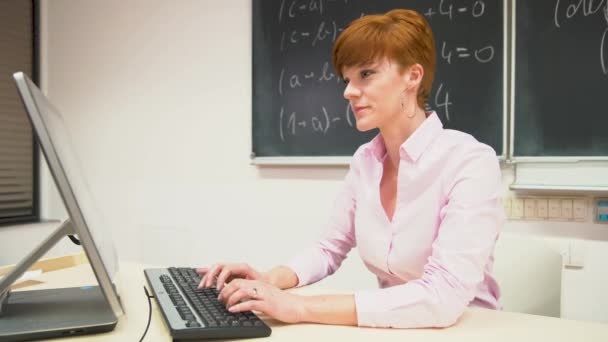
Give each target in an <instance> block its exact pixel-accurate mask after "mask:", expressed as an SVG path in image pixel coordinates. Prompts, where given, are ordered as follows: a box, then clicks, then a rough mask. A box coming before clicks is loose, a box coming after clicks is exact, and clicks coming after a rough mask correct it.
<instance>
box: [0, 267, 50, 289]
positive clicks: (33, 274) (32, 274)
mask: <svg viewBox="0 0 608 342" xmlns="http://www.w3.org/2000/svg"><path fill="white" fill-rule="evenodd" d="M41 274H42V270H32V271H27V272H25V273H23V275H22V276H21V277H19V278H17V280H16V281H15V282H14V283H13V284H12V285H11V286H16V285H19V284H21V283H25V282H26V281H28V280H36V278H38V277H39V276H40V275H41ZM3 277H4V276H0V279H2V278H3Z"/></svg>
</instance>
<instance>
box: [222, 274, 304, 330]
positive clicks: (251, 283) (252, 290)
mask: <svg viewBox="0 0 608 342" xmlns="http://www.w3.org/2000/svg"><path fill="white" fill-rule="evenodd" d="M218 299H219V300H221V301H222V302H224V303H226V307H227V308H228V310H229V311H230V312H240V311H248V310H255V311H260V312H262V313H264V314H266V315H268V316H270V317H272V318H274V319H277V320H279V321H283V322H286V323H297V322H301V321H302V320H303V312H304V300H303V299H304V298H303V297H302V296H298V295H295V294H291V293H287V292H285V291H282V290H280V289H279V288H277V287H275V286H272V285H270V284H268V283H265V282H261V281H258V280H247V279H234V280H232V281H231V282H230V283H229V284H228V285H226V286H225V287H224V288H223V289H222V291H221V292H220V295H219V297H218ZM243 300H246V301H243ZM241 301H243V302H241Z"/></svg>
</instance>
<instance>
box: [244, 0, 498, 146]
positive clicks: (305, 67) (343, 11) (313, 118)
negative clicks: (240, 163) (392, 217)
mask: <svg viewBox="0 0 608 342" xmlns="http://www.w3.org/2000/svg"><path fill="white" fill-rule="evenodd" d="M394 8H410V9H414V10H417V11H418V12H420V13H422V14H424V15H425V17H426V18H427V20H428V21H429V23H430V25H431V27H432V29H433V33H434V36H435V44H436V48H437V68H436V74H435V80H434V86H433V92H432V94H431V97H430V99H429V103H428V104H427V110H428V109H432V110H435V111H436V112H437V113H438V115H439V117H440V119H441V121H442V122H443V124H444V127H446V128H453V129H457V130H461V131H464V132H468V133H470V134H472V135H473V136H475V137H476V138H477V139H478V140H480V141H482V142H484V143H486V144H488V145H490V146H492V147H493V148H494V150H495V151H496V152H497V154H499V155H501V154H503V139H504V134H503V131H504V115H505V113H504V110H503V101H504V95H503V93H504V80H503V78H504V77H505V76H504V73H503V67H504V56H503V55H504V48H503V45H504V43H503V41H504V29H503V24H504V20H505V19H504V3H503V1H498V0H471V1H464V0H461V1H457V0H452V1H450V0H425V1H414V0H409V1H408V0H393V1H389V0H382V1H365V0H333V1H332V0H301V1H298V0H276V1H269V0H253V127H252V128H253V144H252V146H253V156H254V157H261V156H263V157H268V156H350V155H352V154H353V153H354V151H355V150H356V149H357V147H359V146H360V145H361V144H363V143H365V142H367V141H369V140H370V139H371V138H372V137H373V136H374V135H375V134H376V133H377V132H367V133H360V132H358V131H357V130H356V128H355V124H354V117H353V115H352V112H351V111H350V110H349V108H348V103H347V101H346V100H345V99H344V98H343V95H342V93H343V91H344V84H343V82H341V80H339V79H338V77H337V75H335V73H334V70H333V66H332V56H331V53H332V47H333V44H334V41H335V39H336V37H337V36H338V35H339V34H340V32H341V31H342V30H343V29H344V28H345V27H346V25H347V24H348V23H350V22H351V21H352V20H354V19H356V18H358V17H360V16H362V15H365V14H374V13H384V12H386V11H388V10H391V9H394Z"/></svg>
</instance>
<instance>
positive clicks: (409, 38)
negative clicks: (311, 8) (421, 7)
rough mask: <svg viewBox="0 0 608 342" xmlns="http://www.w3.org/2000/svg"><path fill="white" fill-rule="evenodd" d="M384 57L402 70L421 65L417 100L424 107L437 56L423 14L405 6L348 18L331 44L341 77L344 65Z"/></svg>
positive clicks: (372, 60)
mask: <svg viewBox="0 0 608 342" xmlns="http://www.w3.org/2000/svg"><path fill="white" fill-rule="evenodd" d="M385 57H386V58H389V59H391V60H393V61H395V62H397V63H398V64H399V65H400V67H401V71H404V70H405V69H406V68H408V67H410V66H411V65H414V64H415V63H419V64H420V65H422V68H423V69H424V76H423V77H422V81H421V84H420V88H418V95H417V100H418V104H419V105H420V106H421V107H423V108H424V104H425V103H426V102H427V100H428V98H429V96H430V95H431V88H432V86H433V77H434V75H435V60H436V57H435V39H434V38H433V32H432V31H431V27H430V25H429V23H428V22H427V21H426V19H425V18H424V16H422V15H421V14H419V13H418V12H416V11H412V10H405V9H394V10H392V11H389V12H386V13H385V14H374V15H366V16H363V17H361V18H359V19H356V20H354V21H353V22H351V23H350V24H349V25H348V27H346V29H345V30H344V31H343V32H342V33H341V34H340V36H338V39H337V40H336V43H335V44H334V51H333V63H334V68H335V69H336V73H337V74H338V75H339V76H340V77H343V75H342V71H343V69H344V68H345V67H351V66H361V65H365V64H369V63H372V62H374V61H376V60H377V59H381V58H385Z"/></svg>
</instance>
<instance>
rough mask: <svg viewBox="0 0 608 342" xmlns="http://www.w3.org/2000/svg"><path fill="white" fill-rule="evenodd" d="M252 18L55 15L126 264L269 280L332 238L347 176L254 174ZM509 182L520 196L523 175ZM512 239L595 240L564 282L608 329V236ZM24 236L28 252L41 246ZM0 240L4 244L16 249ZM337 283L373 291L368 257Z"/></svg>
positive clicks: (587, 313)
mask: <svg viewBox="0 0 608 342" xmlns="http://www.w3.org/2000/svg"><path fill="white" fill-rule="evenodd" d="M250 6H251V5H250V1H248V0H231V1H203V0H199V1H186V0H181V1H177V2H175V1H151V0H137V1H121V0H112V1H103V2H102V1H96V2H93V1H87V2H81V1H75V0H53V1H43V15H42V20H43V24H42V30H43V33H42V35H43V51H42V59H43V61H42V65H43V67H42V78H43V88H44V89H45V90H46V92H47V94H48V96H49V97H50V99H51V100H52V102H53V103H54V104H55V105H56V106H57V108H58V109H59V110H60V111H62V112H63V114H64V115H65V116H66V117H67V118H68V120H67V121H68V124H69V125H71V127H73V128H74V129H77V136H75V137H74V140H75V141H76V142H77V143H76V145H77V152H78V153H79V154H80V155H81V156H82V163H83V167H84V170H85V173H86V175H87V177H88V178H89V185H90V188H91V190H92V192H93V193H94V194H95V195H96V200H97V202H98V205H99V207H100V208H101V209H102V210H103V213H104V214H105V217H106V221H107V222H108V223H109V226H110V228H111V229H112V231H113V234H114V235H115V239H116V240H117V241H116V242H117V246H118V250H119V254H120V257H121V258H123V259H127V260H138V261H144V262H148V263H162V264H168V265H184V264H197V265H199V264H200V265H203V264H209V263H212V262H214V261H218V260H240V261H247V262H250V263H252V264H254V265H256V266H258V267H260V268H262V269H263V268H267V267H271V266H273V265H275V264H276V263H278V262H281V261H284V260H286V259H287V258H289V257H290V256H291V255H292V254H293V253H294V252H295V251H298V250H300V249H301V248H303V247H304V246H307V245H308V244H310V243H311V242H312V241H313V240H314V239H315V238H316V237H317V236H318V235H319V234H320V232H321V231H322V229H323V227H324V223H325V221H326V218H327V217H328V215H329V212H330V209H331V206H332V203H333V198H334V196H335V194H336V193H337V191H338V189H339V188H340V185H341V180H342V178H343V177H344V175H345V174H346V168H345V167H263V168H260V167H255V166H252V165H250V163H249V153H250V149H251V32H250V27H251V9H250ZM503 175H504V177H503V178H504V184H505V195H508V194H509V193H508V191H507V186H508V184H510V182H511V181H512V179H513V170H512V168H511V167H510V166H505V167H504V168H503ZM42 177H43V179H42V186H43V197H42V207H43V214H44V215H45V217H49V218H61V217H65V212H64V211H63V209H62V208H61V204H60V202H59V200H58V196H57V195H56V193H55V192H54V189H53V184H52V182H51V181H50V180H49V178H48V174H46V173H44V172H43V175H42ZM506 230H507V231H508V233H507V234H510V235H512V236H519V237H522V236H523V237H524V238H535V239H540V240H542V241H545V242H547V243H548V244H550V245H551V246H554V248H555V249H556V250H557V251H558V252H560V253H561V252H562V251H563V250H565V249H567V247H568V245H569V243H570V241H572V240H573V239H576V240H579V239H586V242H585V246H586V259H585V260H586V264H585V267H584V268H583V269H580V270H566V271H565V272H564V278H563V293H562V315H563V316H564V317H568V318H575V319H589V320H597V321H604V322H608V309H605V308H607V307H608V294H606V293H605V292H603V291H600V289H603V288H606V287H607V286H608V276H607V275H606V272H604V269H605V268H606V266H608V243H606V242H604V241H606V240H608V227H604V226H599V225H595V224H592V223H591V222H588V223H540V222H539V223H530V222H517V223H509V224H508V226H507V227H506ZM19 231H20V237H19V239H20V240H22V241H29V237H28V236H32V235H35V234H38V232H36V231H34V230H32V229H29V228H28V227H21V228H19ZM0 234H3V235H2V241H3V244H5V243H7V242H6V241H10V240H15V241H16V239H17V237H15V236H7V235H6V234H4V230H3V231H0ZM533 236H535V237H533ZM0 253H3V252H0ZM2 257H3V255H2V254H0V261H1V260H2ZM4 258H5V260H11V258H13V259H14V258H15V256H14V255H7V256H4ZM512 276H513V277H517V276H518V274H517V270H513V274H512ZM332 281H333V284H332V285H333V286H336V287H342V288H347V287H352V286H353V284H356V285H357V286H356V287H368V286H375V281H374V279H373V278H372V277H371V276H370V275H369V274H368V272H367V271H366V270H365V269H364V268H363V266H362V264H361V262H360V261H359V260H358V255H357V253H356V252H355V253H352V256H351V257H350V258H349V259H348V260H347V264H346V265H345V267H343V269H341V270H340V271H339V273H338V277H334V279H333V280H332ZM530 281H535V279H530ZM523 291H525V290H524V289H522V292H523Z"/></svg>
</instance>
